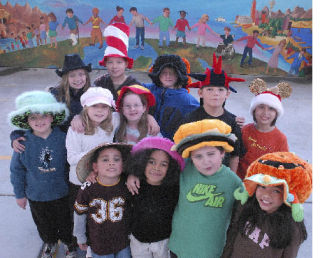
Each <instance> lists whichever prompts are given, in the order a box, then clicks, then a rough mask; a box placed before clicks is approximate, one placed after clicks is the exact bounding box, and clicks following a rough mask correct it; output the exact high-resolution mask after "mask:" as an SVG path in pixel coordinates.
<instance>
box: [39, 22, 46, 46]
mask: <svg viewBox="0 0 320 258" xmlns="http://www.w3.org/2000/svg"><path fill="white" fill-rule="evenodd" d="M39 32H40V44H41V45H46V44H47V26H46V23H45V20H44V17H43V16H41V17H40V26H39Z"/></svg>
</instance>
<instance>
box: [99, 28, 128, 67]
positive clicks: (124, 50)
mask: <svg viewBox="0 0 320 258" xmlns="http://www.w3.org/2000/svg"><path fill="white" fill-rule="evenodd" d="M129 33H130V28H129V26H128V25H126V24H124V23H113V24H110V25H109V26H107V27H106V28H105V30H104V32H103V36H105V37H106V43H107V47H106V50H105V51H104V57H103V59H102V60H101V61H99V64H100V65H101V66H106V63H105V62H106V60H107V59H108V57H122V58H124V59H126V60H127V61H128V66H127V67H128V68H129V69H131V68H132V66H133V59H132V58H130V57H128V47H129Z"/></svg>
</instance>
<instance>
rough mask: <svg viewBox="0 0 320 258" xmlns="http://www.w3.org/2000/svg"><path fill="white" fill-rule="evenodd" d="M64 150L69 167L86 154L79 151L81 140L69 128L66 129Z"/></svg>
mask: <svg viewBox="0 0 320 258" xmlns="http://www.w3.org/2000/svg"><path fill="white" fill-rule="evenodd" d="M66 148H67V160H68V162H69V164H70V165H76V164H77V163H78V162H79V160H80V159H81V158H82V157H83V156H84V155H85V154H86V152H85V151H82V150H81V139H79V134H78V133H77V132H75V131H73V130H72V128H71V127H69V129H68V133H67V137H66Z"/></svg>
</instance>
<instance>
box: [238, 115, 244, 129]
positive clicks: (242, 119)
mask: <svg viewBox="0 0 320 258" xmlns="http://www.w3.org/2000/svg"><path fill="white" fill-rule="evenodd" d="M236 122H237V124H238V125H239V127H240V128H242V127H243V126H244V123H245V122H246V119H245V118H244V117H241V116H237V117H236Z"/></svg>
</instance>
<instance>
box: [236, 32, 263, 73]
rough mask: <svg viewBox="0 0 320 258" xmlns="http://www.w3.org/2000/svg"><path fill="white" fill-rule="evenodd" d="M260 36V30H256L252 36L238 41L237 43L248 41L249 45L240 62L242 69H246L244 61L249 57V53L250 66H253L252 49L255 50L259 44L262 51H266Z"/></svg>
mask: <svg viewBox="0 0 320 258" xmlns="http://www.w3.org/2000/svg"><path fill="white" fill-rule="evenodd" d="M258 36H259V31H258V30H254V31H253V32H252V36H245V37H242V38H239V39H237V40H236V41H235V42H238V41H242V40H247V44H246V46H245V48H244V50H243V54H242V58H241V61H240V67H244V60H245V59H246V57H247V54H248V53H249V61H248V64H249V66H251V65H252V49H253V48H254V46H255V45H256V44H257V45H258V46H259V47H261V49H263V50H264V49H265V48H264V47H263V46H262V45H261V44H260V43H259V41H258Z"/></svg>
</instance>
